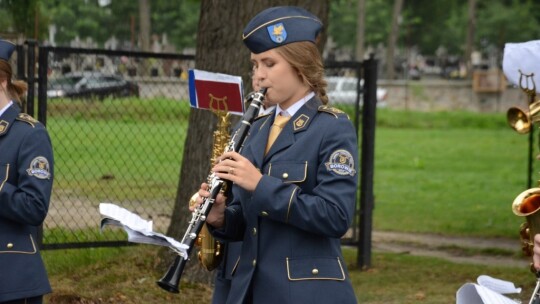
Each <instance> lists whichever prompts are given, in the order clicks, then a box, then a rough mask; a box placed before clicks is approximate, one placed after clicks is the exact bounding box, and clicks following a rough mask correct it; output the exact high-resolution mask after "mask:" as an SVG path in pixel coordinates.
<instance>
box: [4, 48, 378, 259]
mask: <svg viewBox="0 0 540 304" xmlns="http://www.w3.org/2000/svg"><path fill="white" fill-rule="evenodd" d="M36 54H37V55H38V56H36ZM36 58H37V60H36ZM14 60H15V61H16V66H17V76H18V78H20V79H23V80H26V81H28V82H29V92H28V98H27V101H26V111H27V112H28V113H29V114H30V115H33V116H35V117H37V118H38V119H39V120H40V121H42V122H44V123H46V125H47V129H48V130H49V134H50V136H51V139H52V142H53V148H54V153H55V182H54V188H53V194H52V198H51V204H50V209H49V214H48V216H47V219H46V221H45V223H44V225H43V243H42V248H43V249H57V248H81V247H98V246H118V245H126V244H127V243H126V242H125V239H126V237H125V233H124V232H123V231H122V230H121V229H108V228H105V229H106V230H104V231H103V232H101V231H100V220H101V216H100V213H99V204H100V203H103V202H108V203H114V204H117V205H120V206H121V207H124V208H126V209H128V210H130V211H133V212H135V213H137V214H139V215H140V216H141V217H143V218H146V219H152V220H153V223H154V230H155V231H158V232H162V233H164V232H165V231H166V229H167V227H168V225H169V220H170V216H171V214H172V210H173V204H174V201H175V196H176V190H177V185H178V183H179V180H178V179H179V172H180V165H181V158H182V155H183V143H184V140H185V137H186V134H187V124H188V120H189V111H190V109H189V103H188V88H187V79H186V78H187V76H186V75H187V70H188V69H190V68H193V67H194V57H193V56H185V55H178V54H156V53H143V52H127V51H111V50H95V49H77V48H64V47H47V46H40V47H38V46H36V45H35V43H33V42H31V41H30V42H29V43H28V44H26V45H24V46H22V45H21V46H18V48H17V56H15V59H14ZM36 63H37V66H38V69H37V75H36V69H35V68H33V67H35V66H36ZM326 70H327V72H328V76H339V77H347V78H352V79H354V80H355V84H356V89H355V91H354V94H355V96H354V102H353V103H352V104H351V105H350V106H351V107H354V108H355V113H356V114H355V117H352V118H351V119H353V120H354V122H355V124H356V125H357V126H359V122H360V113H361V109H360V104H362V101H364V108H365V106H366V103H368V104H369V103H372V104H373V105H374V100H371V101H368V102H365V101H367V100H369V98H373V96H370V95H369V94H364V98H363V99H361V98H362V90H363V89H362V85H361V82H360V78H361V77H362V75H364V74H365V69H364V64H362V63H359V62H328V63H326ZM375 71H376V63H375ZM370 77H371V76H370ZM364 78H366V77H364ZM368 78H369V77H368ZM368 78H366V83H365V86H368V85H369V84H370V83H372V82H373V81H375V83H376V74H375V79H373V77H371V78H370V79H368ZM35 96H37V100H38V102H37V104H34V99H36V98H35ZM337 99H338V100H339V99H340V97H339V96H338V97H337ZM349 103H350V102H349ZM36 112H37V113H36ZM357 131H358V128H357ZM359 137H361V136H359ZM363 149H364V148H363ZM364 222H366V221H365V220H364ZM369 223H370V222H369ZM369 223H368V224H369ZM357 231H358V228H357V224H356V222H355V225H354V226H353V229H352V232H351V235H350V236H348V238H349V239H350V240H351V241H353V242H354V241H355V240H357V239H358V236H357Z"/></svg>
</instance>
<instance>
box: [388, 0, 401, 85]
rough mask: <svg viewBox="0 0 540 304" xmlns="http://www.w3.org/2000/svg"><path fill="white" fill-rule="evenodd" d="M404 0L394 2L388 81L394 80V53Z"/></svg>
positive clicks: (389, 40)
mask: <svg viewBox="0 0 540 304" xmlns="http://www.w3.org/2000/svg"><path fill="white" fill-rule="evenodd" d="M403 1H404V0H394V12H393V14H392V28H391V29H390V35H388V49H387V51H386V79H394V74H395V69H394V53H395V50H396V44H397V38H398V35H399V17H400V15H401V9H402V8H403Z"/></svg>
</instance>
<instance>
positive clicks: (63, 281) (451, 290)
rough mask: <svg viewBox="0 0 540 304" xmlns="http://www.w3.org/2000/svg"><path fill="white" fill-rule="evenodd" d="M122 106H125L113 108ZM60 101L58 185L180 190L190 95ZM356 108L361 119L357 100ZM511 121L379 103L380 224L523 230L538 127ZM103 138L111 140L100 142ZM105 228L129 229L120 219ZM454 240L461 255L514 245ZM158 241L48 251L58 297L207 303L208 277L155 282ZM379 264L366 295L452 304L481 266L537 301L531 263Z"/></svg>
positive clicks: (95, 194) (371, 299)
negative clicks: (531, 135) (172, 289)
mask: <svg viewBox="0 0 540 304" xmlns="http://www.w3.org/2000/svg"><path fill="white" fill-rule="evenodd" d="M116 102H119V104H116ZM115 105H118V106H122V107H123V109H125V111H124V112H122V113H116V114H112V113H110V109H111V107H114V106H115ZM161 106H163V107H165V109H166V110H160V107H161ZM51 107H52V109H56V112H55V114H54V115H51V116H50V117H49V118H48V128H49V132H50V133H51V136H52V139H53V143H54V144H55V148H56V147H58V146H59V145H60V143H62V145H65V146H64V147H63V148H62V149H63V150H61V151H62V152H61V153H60V152H59V151H58V150H56V151H55V152H56V168H57V171H56V173H57V175H56V176H57V179H56V181H55V191H57V192H59V193H60V194H61V195H63V196H69V195H73V196H74V197H79V196H83V197H88V198H92V199H103V198H106V197H107V196H106V195H105V194H106V193H107V194H110V193H112V194H113V195H114V197H116V198H118V199H119V200H139V199H141V201H144V200H145V199H146V200H150V199H152V198H155V197H156V195H157V194H158V195H162V196H163V197H166V198H165V200H167V199H168V200H170V199H171V197H174V193H175V191H176V186H177V178H178V172H179V171H178V170H179V164H181V157H182V153H183V152H182V151H183V141H184V139H185V135H186V132H187V131H186V130H187V125H186V124H187V121H188V119H187V117H188V116H187V113H188V111H189V109H188V108H187V105H185V103H184V104H181V105H180V106H179V104H178V102H171V101H167V100H156V101H153V102H146V101H140V100H134V101H133V104H131V103H130V102H128V101H113V100H106V101H105V102H104V103H103V104H100V103H98V102H91V103H85V102H76V103H73V104H70V103H67V102H65V101H64V102H57V103H56V104H55V103H52V104H51ZM81 108H83V109H89V110H88V111H81ZM344 110H346V111H348V112H349V115H350V116H351V117H354V116H353V115H352V112H350V110H351V109H350V108H344ZM50 113H52V112H50ZM148 113H154V114H151V115H149V114H148ZM505 119H506V118H505V115H504V113H489V114H483V113H468V112H436V113H425V112H412V111H393V110H389V109H382V110H379V111H378V113H377V130H376V147H375V154H376V158H375V180H374V194H375V209H374V210H373V226H374V229H378V230H393V231H408V232H430V233H437V234H441V235H461V236H477V237H485V238H495V237H507V238H514V239H517V238H518V237H519V236H518V229H519V225H520V224H521V223H522V222H523V221H524V219H523V218H519V217H517V216H515V215H514V214H513V213H512V211H511V208H510V206H511V203H512V201H513V200H514V198H515V197H516V196H517V195H518V194H519V193H520V192H521V191H523V190H525V188H526V182H527V181H526V178H527V157H528V155H527V151H528V150H527V149H528V137H527V136H523V135H518V134H517V133H515V132H513V131H512V130H511V129H510V128H509V127H508V126H507V124H506V120H505ZM109 123H111V124H112V126H111V125H110V124H109ZM111 128H112V129H111ZM72 129H80V130H83V131H84V132H82V134H83V135H81V134H78V135H70V134H69V132H68V131H69V130H72ZM95 130H101V131H103V130H105V132H97V133H96V132H94V131H95ZM113 130H114V132H112V131H113ZM113 133H114V134H116V133H118V134H120V135H112V134H113ZM535 140H538V139H537V138H535ZM97 141H100V142H104V143H106V144H104V145H95V144H94V143H95V142H97ZM165 143H166V144H169V143H172V149H174V151H178V152H177V154H175V155H155V154H156V153H155V152H153V151H152V148H153V147H156V146H158V145H163V144H165ZM537 145H538V144H537V143H535V151H536V152H535V153H537V150H538V148H537ZM116 149H120V151H129V153H116V152H115V151H118V150H116ZM98 154H99V155H112V156H111V157H109V158H107V159H104V160H103V161H102V162H99V163H95V162H94V161H93V158H92V157H93V156H94V155H98ZM149 155H153V156H152V157H148V156H149ZM134 163H136V164H137V166H139V165H140V166H142V169H140V168H137V166H132V165H131V164H134ZM89 164H91V165H89ZM117 164H120V166H113V165H117ZM112 168H114V171H113V169H112ZM156 168H157V169H156ZM538 168H539V167H538V164H535V171H534V176H533V177H534V178H540V175H539V174H538ZM68 169H69V170H70V171H67V170H68ZM109 176H113V178H112V179H110V178H108V177H109ZM118 177H128V178H125V179H124V178H118ZM148 185H150V187H147V186H148ZM149 189H157V190H156V191H158V192H151V191H150V190H149ZM152 191H153V190H152ZM156 193H157V194H156ZM164 193H165V194H164ZM48 233H49V235H54V236H55V237H57V238H59V239H64V240H72V239H76V240H94V239H92V237H88V236H85V235H84V231H79V230H77V231H76V233H75V234H74V235H75V237H73V238H72V237H70V236H69V235H67V234H66V233H69V231H66V230H65V229H51V230H50V231H45V235H46V236H47V235H48ZM105 233H106V234H110V235H114V236H119V235H120V237H122V234H121V233H118V231H114V232H112V231H111V229H107V230H106V231H105ZM103 237H104V236H100V235H97V236H95V239H101V238H103ZM443 249H445V250H447V251H448V250H456V251H459V252H460V254H461V255H475V254H478V253H481V254H493V255H506V256H508V255H512V254H514V253H509V252H499V251H494V252H490V250H489V249H487V250H482V252H478V250H476V251H475V250H472V251H467V250H463V249H461V248H455V249H452V248H443ZM157 251H158V249H157V248H156V247H153V246H136V247H127V248H100V249H84V250H83V249H81V250H51V251H46V252H44V253H43V255H44V260H45V262H46V264H47V268H48V269H49V273H50V275H51V280H52V282H53V286H54V288H55V293H54V295H53V297H52V298H50V300H51V301H50V302H51V303H74V302H76V301H79V303H99V302H100V301H102V302H114V303H169V302H182V303H196V302H197V301H198V300H199V299H200V297H201V296H203V298H202V299H200V301H202V302H203V303H206V302H208V299H209V294H210V289H209V288H208V287H207V286H203V285H193V284H183V285H182V292H181V294H180V295H179V296H175V295H171V294H169V293H166V292H163V291H161V289H158V288H157V287H155V283H154V281H155V280H156V279H157V278H159V277H160V276H161V275H162V273H158V272H157V271H155V270H154V269H155V265H156V264H157V263H158V258H157ZM516 251H519V248H516ZM345 254H346V256H347V261H348V263H349V264H350V265H353V264H354V262H355V258H356V252H355V251H354V250H349V249H347V250H345ZM372 265H373V267H372V268H371V269H370V270H369V271H359V270H356V269H354V267H351V277H352V280H353V283H354V285H355V288H356V293H357V296H358V300H359V302H360V303H451V302H455V293H456V291H457V289H458V288H459V287H460V286H461V285H462V284H464V283H465V282H470V281H475V279H476V277H478V276H479V275H480V274H489V275H491V276H493V277H498V278H501V279H505V280H509V281H513V282H515V283H516V284H517V285H520V286H522V287H524V288H525V290H524V292H523V295H522V296H521V299H522V300H523V301H525V300H526V299H527V298H528V296H529V295H530V290H531V288H532V284H533V283H534V278H533V276H532V274H530V273H529V272H528V271H527V270H525V269H521V268H501V267H494V266H477V265H461V264H454V263H450V262H445V261H442V260H440V259H434V258H423V257H413V256H409V255H407V254H380V253H374V254H373V262H372ZM76 299H78V300H76ZM70 301H71V302H70ZM85 301H86V302H85ZM92 301H93V302H92Z"/></svg>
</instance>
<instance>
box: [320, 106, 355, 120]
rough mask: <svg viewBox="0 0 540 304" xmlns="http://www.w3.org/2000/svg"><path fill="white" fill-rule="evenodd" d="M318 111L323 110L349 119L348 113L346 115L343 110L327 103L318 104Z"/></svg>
mask: <svg viewBox="0 0 540 304" xmlns="http://www.w3.org/2000/svg"><path fill="white" fill-rule="evenodd" d="M319 112H325V113H329V114H332V115H334V116H335V117H336V118H338V117H339V116H345V117H347V119H349V115H347V114H346V113H345V112H343V111H341V110H340V109H338V108H334V107H330V106H327V105H322V106H319Z"/></svg>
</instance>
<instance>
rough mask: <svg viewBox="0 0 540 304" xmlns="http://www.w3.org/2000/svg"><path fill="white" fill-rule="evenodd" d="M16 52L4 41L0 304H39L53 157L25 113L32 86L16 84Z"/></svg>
mask: <svg viewBox="0 0 540 304" xmlns="http://www.w3.org/2000/svg"><path fill="white" fill-rule="evenodd" d="M14 49H15V45H13V44H12V43H11V42H9V41H6V40H1V39H0V303H2V304H7V303H8V304H18V303H25V304H36V303H42V302H43V295H44V294H47V293H50V292H51V286H50V285H49V281H48V278H47V272H46V270H45V266H44V264H43V261H42V259H41V255H40V253H39V249H38V241H39V240H38V227H39V226H40V225H41V224H42V223H43V221H44V220H45V217H46V216H47V211H48V208H49V199H50V196H51V190H52V184H53V151H52V147H51V141H50V139H49V135H48V133H47V131H46V129H45V127H44V126H43V125H42V124H41V123H39V122H38V121H37V120H35V119H33V118H32V117H31V116H29V115H27V114H24V113H21V108H20V100H21V96H22V95H23V94H24V93H25V91H26V88H27V86H26V84H25V83H24V82H20V81H14V80H12V76H13V73H12V69H11V66H10V64H9V62H8V60H9V58H10V57H11V54H12V53H13V50H14Z"/></svg>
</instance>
